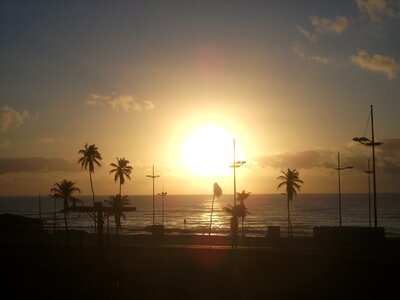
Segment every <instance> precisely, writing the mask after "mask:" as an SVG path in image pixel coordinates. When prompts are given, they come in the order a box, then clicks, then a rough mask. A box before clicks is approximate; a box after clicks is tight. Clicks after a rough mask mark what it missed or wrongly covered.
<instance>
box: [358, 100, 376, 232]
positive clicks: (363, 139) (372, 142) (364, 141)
mask: <svg viewBox="0 0 400 300" xmlns="http://www.w3.org/2000/svg"><path fill="white" fill-rule="evenodd" d="M370 118H371V135H372V140H370V139H369V138H367V137H365V136H363V137H355V138H353V141H355V142H359V143H360V144H363V145H365V146H368V147H372V180H373V187H374V227H375V230H377V229H378V212H377V205H376V168H375V146H379V145H382V143H380V142H375V134H374V111H373V105H371V110H370Z"/></svg>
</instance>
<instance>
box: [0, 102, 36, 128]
mask: <svg viewBox="0 0 400 300" xmlns="http://www.w3.org/2000/svg"><path fill="white" fill-rule="evenodd" d="M31 117H32V116H31V114H30V113H29V111H27V110H23V111H21V112H19V111H16V110H14V109H12V108H11V107H9V106H7V105H5V106H3V107H2V108H1V109H0V133H5V132H7V131H8V130H9V129H11V128H18V127H21V126H22V125H23V124H24V122H25V121H26V120H27V119H29V118H31Z"/></svg>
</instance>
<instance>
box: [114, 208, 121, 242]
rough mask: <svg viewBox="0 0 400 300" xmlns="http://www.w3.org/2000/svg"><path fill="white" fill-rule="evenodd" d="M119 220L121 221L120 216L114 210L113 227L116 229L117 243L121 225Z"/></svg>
mask: <svg viewBox="0 0 400 300" xmlns="http://www.w3.org/2000/svg"><path fill="white" fill-rule="evenodd" d="M120 222H121V220H120V216H119V214H118V213H117V212H116V213H115V228H116V230H117V243H119V227H120V226H121V225H120Z"/></svg>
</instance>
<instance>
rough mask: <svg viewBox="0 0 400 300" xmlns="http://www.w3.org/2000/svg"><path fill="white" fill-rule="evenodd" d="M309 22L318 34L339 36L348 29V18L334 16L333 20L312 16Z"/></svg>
mask: <svg viewBox="0 0 400 300" xmlns="http://www.w3.org/2000/svg"><path fill="white" fill-rule="evenodd" d="M310 22H311V24H312V25H313V26H315V29H316V31H317V32H318V33H326V34H341V33H343V32H345V31H346V29H347V28H348V27H349V20H348V18H347V17H343V16H336V17H335V19H333V20H330V19H327V18H320V17H317V16H312V17H310Z"/></svg>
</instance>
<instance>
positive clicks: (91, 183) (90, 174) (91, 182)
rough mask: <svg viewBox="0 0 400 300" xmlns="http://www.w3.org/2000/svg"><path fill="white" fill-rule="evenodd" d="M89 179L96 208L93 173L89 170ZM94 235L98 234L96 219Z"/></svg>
mask: <svg viewBox="0 0 400 300" xmlns="http://www.w3.org/2000/svg"><path fill="white" fill-rule="evenodd" d="M89 178H90V188H91V189H92V199H93V207H94V206H95V203H96V200H95V196H94V189H93V181H92V173H91V172H90V170H89ZM93 225H94V233H97V226H96V219H95V220H94V224H93Z"/></svg>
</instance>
